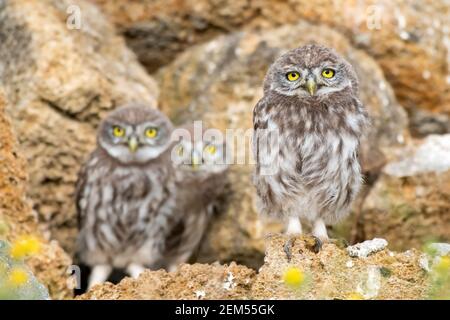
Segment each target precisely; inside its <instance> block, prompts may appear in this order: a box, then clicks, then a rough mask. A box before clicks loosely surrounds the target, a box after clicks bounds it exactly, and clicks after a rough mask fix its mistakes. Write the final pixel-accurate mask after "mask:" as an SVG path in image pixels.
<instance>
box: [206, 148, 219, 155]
mask: <svg viewBox="0 0 450 320" xmlns="http://www.w3.org/2000/svg"><path fill="white" fill-rule="evenodd" d="M205 151H206V152H208V153H209V154H215V153H216V151H217V149H216V147H215V146H207V147H206V148H205Z"/></svg>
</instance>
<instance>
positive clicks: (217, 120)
mask: <svg viewBox="0 0 450 320" xmlns="http://www.w3.org/2000/svg"><path fill="white" fill-rule="evenodd" d="M309 41H318V42H319V43H323V44H326V45H330V46H332V47H335V48H336V49H337V50H338V51H339V52H340V53H342V54H343V55H344V56H345V57H346V58H347V59H348V60H349V61H350V62H351V63H352V64H353V66H354V67H355V69H356V72H357V73H358V76H359V79H360V87H361V98H362V101H363V102H364V103H365V105H366V106H367V108H368V110H369V112H370V114H371V116H372V118H373V123H374V124H373V130H372V131H371V132H370V139H369V141H366V143H365V148H367V149H371V150H374V149H377V148H384V147H389V146H392V145H396V144H397V143H398V142H401V141H403V140H404V139H405V137H404V135H403V134H404V130H405V128H406V116H405V112H404V111H403V109H402V108H401V107H400V106H399V105H398V104H397V102H396V99H395V97H394V95H393V92H392V89H391V87H390V86H389V84H388V83H387V82H386V80H385V79H384V77H383V73H382V71H381V70H380V69H379V68H378V67H377V65H376V63H375V62H374V61H373V60H372V59H371V58H370V57H369V56H368V55H366V54H365V53H364V52H362V51H360V50H356V49H354V48H353V47H352V46H351V45H350V44H349V42H348V41H347V40H345V38H343V37H342V36H341V35H340V34H338V33H336V32H334V31H333V30H330V29H329V28H326V27H321V26H314V25H310V24H308V23H300V24H298V25H297V26H295V27H282V28H279V29H273V30H270V32H267V31H265V32H244V33H235V34H232V35H229V36H222V37H219V38H217V39H215V40H213V41H211V42H208V43H206V44H204V45H200V46H196V47H193V48H191V49H189V50H187V51H186V52H184V53H183V54H182V55H180V56H179V58H177V59H176V60H175V61H174V62H173V63H172V64H170V65H168V66H167V67H165V68H163V69H161V70H160V72H158V74H157V80H158V81H159V84H160V90H161V95H160V105H161V109H162V110H163V111H164V112H166V113H167V114H168V115H169V116H170V117H171V119H172V120H173V121H174V122H175V123H176V124H181V123H184V122H187V121H193V120H199V119H202V120H203V121H204V125H205V126H210V127H215V128H218V129H219V130H222V132H225V131H226V130H227V129H230V130H233V131H231V133H232V134H234V135H235V137H236V136H237V137H239V139H238V141H240V143H242V144H240V145H239V144H238V143H236V141H235V142H234V143H235V147H236V152H235V154H239V155H243V157H239V158H238V159H235V160H236V161H235V163H237V164H236V165H233V166H232V168H231V171H230V184H231V191H230V192H229V198H228V201H227V203H228V206H227V208H226V212H225V214H223V215H221V216H220V217H218V218H217V221H216V222H215V223H214V224H213V225H212V228H211V231H210V233H209V236H208V237H207V239H206V240H205V241H204V242H203V248H202V249H201V251H200V255H199V259H200V260H199V261H201V262H212V261H215V260H219V261H221V262H229V261H237V262H238V263H242V264H245V265H247V266H251V267H253V268H258V267H259V265H260V264H261V263H262V257H263V252H264V241H263V238H264V235H265V234H266V233H267V232H269V231H270V232H275V231H280V230H281V227H280V225H279V224H276V223H274V222H273V221H271V220H268V221H267V223H266V226H264V224H263V223H262V222H261V220H260V219H259V218H258V214H257V212H256V207H255V192H254V187H253V185H252V183H251V174H252V166H251V165H249V162H250V161H249V159H250V158H251V155H250V154H251V148H250V136H251V134H252V110H253V107H254V105H255V104H256V103H257V101H258V100H259V99H260V98H261V96H262V88H261V86H262V82H263V78H264V75H265V73H266V71H267V68H268V66H269V65H270V64H271V63H272V62H273V61H274V59H275V58H276V57H277V56H278V55H280V54H281V53H283V52H285V51H286V50H288V49H291V48H293V47H295V46H300V45H302V44H305V43H308V42H309ZM238 161H240V162H238ZM371 161H377V163H378V160H377V159H376V158H373V159H369V160H368V163H367V164H366V165H367V166H369V167H370V166H371V163H370V162H371ZM258 261H259V262H258Z"/></svg>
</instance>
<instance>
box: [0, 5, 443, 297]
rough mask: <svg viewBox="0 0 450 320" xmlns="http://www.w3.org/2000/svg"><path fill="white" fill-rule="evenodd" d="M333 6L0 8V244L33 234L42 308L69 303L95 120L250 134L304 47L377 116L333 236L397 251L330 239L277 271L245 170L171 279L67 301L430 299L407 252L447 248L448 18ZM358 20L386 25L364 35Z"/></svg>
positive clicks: (277, 256) (301, 249)
mask: <svg viewBox="0 0 450 320" xmlns="http://www.w3.org/2000/svg"><path fill="white" fill-rule="evenodd" d="M335 3H336V2H333V1H321V2H320V3H314V5H313V4H312V2H308V1H303V0H293V1H286V2H282V1H281V2H277V3H276V5H275V4H274V2H273V1H268V0H263V1H255V2H248V1H244V0H238V1H228V0H223V1H216V0H200V1H194V0H192V1H191V0H187V1H176V0H169V1H159V0H157V1H150V0H136V1H133V2H131V3H130V2H129V1H126V0H118V1H114V2H112V1H106V0H90V1H87V0H76V1H68V0H63V1H56V0H15V1H9V2H3V1H0V40H1V43H2V44H1V45H0V122H1V125H2V128H3V130H2V131H1V140H0V141H1V142H0V162H1V170H0V192H1V195H2V196H1V198H0V220H1V221H2V222H4V223H6V224H7V225H8V226H9V227H8V233H7V234H6V235H5V237H6V238H7V239H8V240H14V239H15V238H17V237H18V236H20V235H22V234H34V235H36V236H38V237H39V238H41V239H42V241H43V242H44V248H45V250H43V251H42V253H41V254H40V255H38V256H35V257H33V258H31V259H30V260H29V264H30V265H31V267H32V269H33V271H34V272H35V274H36V276H37V277H38V279H40V280H41V282H42V283H44V284H45V285H46V286H47V287H48V288H49V291H50V294H51V296H52V298H55V299H59V298H70V297H71V291H70V290H69V289H68V287H67V279H68V278H67V277H68V276H67V274H66V270H67V267H68V266H70V265H71V259H70V256H71V255H72V254H73V244H74V239H75V237H76V233H77V231H76V219H75V209H74V205H73V191H74V183H75V181H76V174H77V171H78V169H79V165H80V164H81V163H82V161H83V159H84V158H85V156H86V155H87V153H88V152H89V151H90V150H91V149H92V148H93V146H94V144H95V141H94V138H95V130H96V127H97V125H98V123H99V120H100V119H101V118H102V117H103V116H104V115H105V114H106V113H107V112H109V111H111V110H113V109H114V108H115V107H116V106H118V105H120V104H122V103H126V102H132V101H144V102H149V103H157V104H158V106H159V108H160V109H161V110H163V111H164V112H165V113H167V114H168V115H169V116H170V118H171V119H172V120H173V121H174V123H176V124H181V123H183V122H186V121H193V120H196V119H199V118H202V119H203V120H204V122H205V124H207V125H208V126H214V127H216V128H219V129H220V130H225V129H227V128H229V129H239V128H244V129H247V128H251V111H252V108H253V106H254V104H255V103H256V101H257V100H258V99H259V98H260V97H261V95H262V91H261V84H262V79H263V77H264V74H265V71H266V69H267V67H268V65H270V63H271V62H272V61H273V59H275V58H276V57H277V56H278V55H279V54H281V53H282V52H284V51H285V50H287V49H290V48H293V47H296V46H299V45H302V44H305V43H308V42H311V41H315V42H319V43H323V44H326V45H328V46H333V47H334V48H336V50H337V51H338V52H340V53H341V54H342V55H344V56H345V57H346V58H347V59H348V60H349V61H350V62H351V63H352V64H353V65H354V67H355V69H356V71H357V73H358V77H359V79H360V82H361V98H362V100H363V102H364V104H365V105H366V106H367V108H368V111H369V113H370V115H371V116H372V119H373V127H372V129H371V131H370V134H369V136H368V138H367V140H366V141H365V142H364V145H363V154H365V155H366V156H365V159H364V168H365V171H366V172H367V173H368V174H369V175H370V176H371V177H373V181H372V180H371V181H370V183H369V185H368V189H367V197H366V198H365V199H361V200H360V201H359V202H358V204H357V205H356V206H355V209H354V213H353V215H352V216H351V217H350V218H349V219H347V220H346V221H345V222H344V223H342V224H340V225H339V226H337V227H334V228H333V230H332V233H333V236H335V237H344V238H346V239H352V238H353V239H354V238H355V236H356V238H358V237H359V240H361V239H372V238H385V239H386V240H387V241H388V243H389V248H390V249H391V250H397V251H399V252H403V253H397V252H394V251H390V249H387V248H384V249H383V250H381V251H379V252H375V253H373V254H371V255H369V256H368V257H366V258H358V257H353V258H352V257H350V255H349V253H348V252H347V250H346V249H342V248H339V247H336V246H335V245H333V244H326V245H325V246H324V247H323V249H322V250H321V251H320V252H318V253H316V252H314V250H311V248H310V247H309V246H308V241H305V240H303V239H297V241H295V245H294V249H293V256H292V259H291V260H290V261H288V259H287V257H286V255H285V253H284V251H283V245H282V244H283V243H284V241H285V239H284V238H283V237H282V236H279V235H276V233H277V232H279V231H280V230H281V226H280V224H279V223H277V222H276V221H272V220H264V219H260V218H259V217H258V215H257V212H256V208H255V204H254V203H255V201H254V200H255V199H254V197H255V195H254V190H253V188H252V186H251V182H250V174H251V171H252V168H251V166H249V165H239V166H234V167H233V168H232V170H231V172H230V177H229V179H230V186H229V190H227V196H226V201H225V205H224V207H223V210H222V212H221V213H220V214H219V215H218V216H217V218H216V219H215V220H214V222H213V223H212V224H211V226H210V230H209V231H208V234H207V235H206V239H205V241H203V245H202V247H201V248H200V250H199V253H198V257H197V261H198V262H199V263H197V264H193V265H184V266H182V267H181V269H180V270H179V271H178V272H176V273H166V272H164V271H161V270H160V271H147V272H146V273H144V274H143V275H142V276H141V277H140V278H139V279H137V280H133V279H124V280H123V281H122V282H121V283H120V284H118V285H115V286H114V285H112V284H105V285H103V286H97V287H95V288H94V289H93V290H92V291H91V292H89V293H87V294H86V295H84V296H82V297H81V298H82V299H108V298H121V299H129V298H136V299H153V298H155V299H160V298H170V299H196V298H198V299H213V298H217V299H225V298H242V299H248V298H258V299H259V298H288V299H295V298H337V299H345V298H348V297H349V296H352V295H354V294H359V295H360V296H362V297H363V298H367V299H389V298H393V299H403V298H407V299H420V298H425V297H426V296H427V290H428V289H427V288H428V283H429V274H428V272H427V268H426V267H425V265H426V264H424V261H425V260H424V259H426V258H427V256H426V255H425V254H424V253H422V252H421V251H420V250H421V249H422V248H423V246H424V244H425V243H428V242H450V214H449V211H450V161H449V159H450V134H448V132H450V119H449V116H450V85H449V82H450V66H449V61H448V54H449V53H448V46H447V47H446V44H448V43H449V41H450V40H449V33H450V27H449V26H448V17H449V14H450V5H449V4H448V2H444V1H443V2H433V4H427V5H425V4H424V3H423V2H421V1H417V0H407V1H402V2H400V1H387V0H386V1H384V0H383V1H377V4H378V6H375V7H373V5H372V3H371V2H370V1H368V2H367V4H365V5H363V6H362V5H360V4H356V2H349V3H346V4H345V6H346V8H345V10H341V9H340V7H339V5H338V4H335ZM352 3H355V4H352ZM72 5H75V6H77V7H76V8H79V9H80V10H81V11H80V12H81V13H82V15H81V22H82V23H81V29H72V28H69V27H68V26H67V18H68V11H67V10H68V8H69V7H70V6H72ZM72 8H73V7H72ZM380 8H381V9H380ZM371 10H375V11H376V10H382V12H383V14H382V15H381V18H380V19H381V20H379V21H378V20H374V22H373V21H372V22H373V23H374V25H371V28H369V27H368V26H370V25H369V24H368V22H367V21H369V20H370V19H372V18H373V17H372V16H371V15H370V14H371V12H372V11H371ZM370 21H371V20H370ZM385 164H386V165H385ZM383 165H384V166H383ZM369 187H370V188H369ZM363 200H364V201H363ZM361 212H362V214H363V216H361V214H360V213H361ZM362 218H363V220H362ZM358 219H359V220H358ZM357 221H359V223H357ZM268 233H273V234H272V235H270V236H267V234H268ZM443 254H445V253H443ZM446 254H448V253H446ZM427 259H428V258H427ZM430 261H431V260H430ZM430 263H432V261H431V262H430ZM289 266H297V267H299V268H300V269H302V270H304V272H305V274H306V275H307V280H308V281H307V283H306V284H305V286H304V288H303V289H302V290H300V291H298V290H296V291H293V290H289V289H288V288H286V286H284V284H283V281H282V275H283V272H284V270H285V269H286V268H287V267H289ZM429 269H430V268H428V270H429ZM256 270H258V271H256ZM386 270H388V271H386ZM374 279H375V280H374Z"/></svg>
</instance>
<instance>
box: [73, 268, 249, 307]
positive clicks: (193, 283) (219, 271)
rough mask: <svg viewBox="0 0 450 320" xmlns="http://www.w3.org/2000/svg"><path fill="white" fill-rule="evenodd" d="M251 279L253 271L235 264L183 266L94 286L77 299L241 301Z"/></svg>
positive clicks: (247, 290)
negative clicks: (116, 282) (168, 270)
mask: <svg viewBox="0 0 450 320" xmlns="http://www.w3.org/2000/svg"><path fill="white" fill-rule="evenodd" d="M254 277H255V272H254V271H253V270H251V269H249V268H247V267H244V266H238V265H236V264H235V263H231V264H230V265H219V264H213V265H206V264H193V265H188V264H185V265H182V266H181V267H180V269H179V270H178V271H176V272H171V273H167V272H166V271H163V270H159V271H149V270H147V271H145V272H144V273H142V274H141V275H140V276H139V278H138V279H132V278H125V279H124V280H122V281H121V282H120V283H119V284H117V285H113V284H111V283H106V284H102V285H97V286H94V287H93V288H92V289H91V290H90V291H89V292H88V293H86V294H84V295H82V296H80V297H79V299H81V300H100V299H102V300H103V299H114V300H116V299H119V300H122V299H126V300H134V299H139V300H151V299H170V300H175V299H176V300H186V299H189V300H193V299H200V298H201V299H208V300H210V299H213V300H217V299H242V298H244V297H248V296H249V290H250V287H251V284H252V282H253V278H254Z"/></svg>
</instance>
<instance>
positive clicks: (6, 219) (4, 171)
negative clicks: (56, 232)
mask: <svg viewBox="0 0 450 320" xmlns="http://www.w3.org/2000/svg"><path fill="white" fill-rule="evenodd" d="M5 108H6V101H5V97H4V94H3V92H2V91H0V127H1V128H2V129H1V130H0V168H1V169H0V225H1V227H0V229H1V230H0V239H2V238H4V239H6V240H9V241H13V240H15V239H17V238H18V237H21V236H25V235H26V236H34V237H38V238H40V239H41V241H42V249H41V250H40V253H39V254H38V255H35V256H33V257H31V258H30V259H29V260H28V261H27V262H28V264H29V265H30V266H31V267H32V270H33V272H34V273H35V275H36V276H37V278H38V279H39V280H40V281H41V282H42V283H43V284H44V285H45V286H46V287H47V288H48V289H49V292H50V294H51V296H52V297H53V298H55V299H63V298H68V297H70V296H71V292H70V290H69V288H68V286H67V283H66V280H67V274H66V271H67V269H68V267H69V266H70V264H71V259H70V258H69V257H68V256H67V255H66V254H65V253H64V251H63V250H62V249H61V248H60V247H59V245H58V244H57V242H56V241H48V239H46V237H45V234H44V233H43V232H42V230H41V229H40V228H39V224H38V221H37V216H36V214H35V212H33V211H32V209H31V206H30V202H29V201H28V200H27V197H26V192H25V191H26V183H27V173H26V162H25V160H24V159H23V157H22V156H21V153H20V151H19V148H18V143H17V141H16V137H15V136H14V134H13V130H12V128H11V123H10V120H9V119H8V117H6V115H5Z"/></svg>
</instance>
